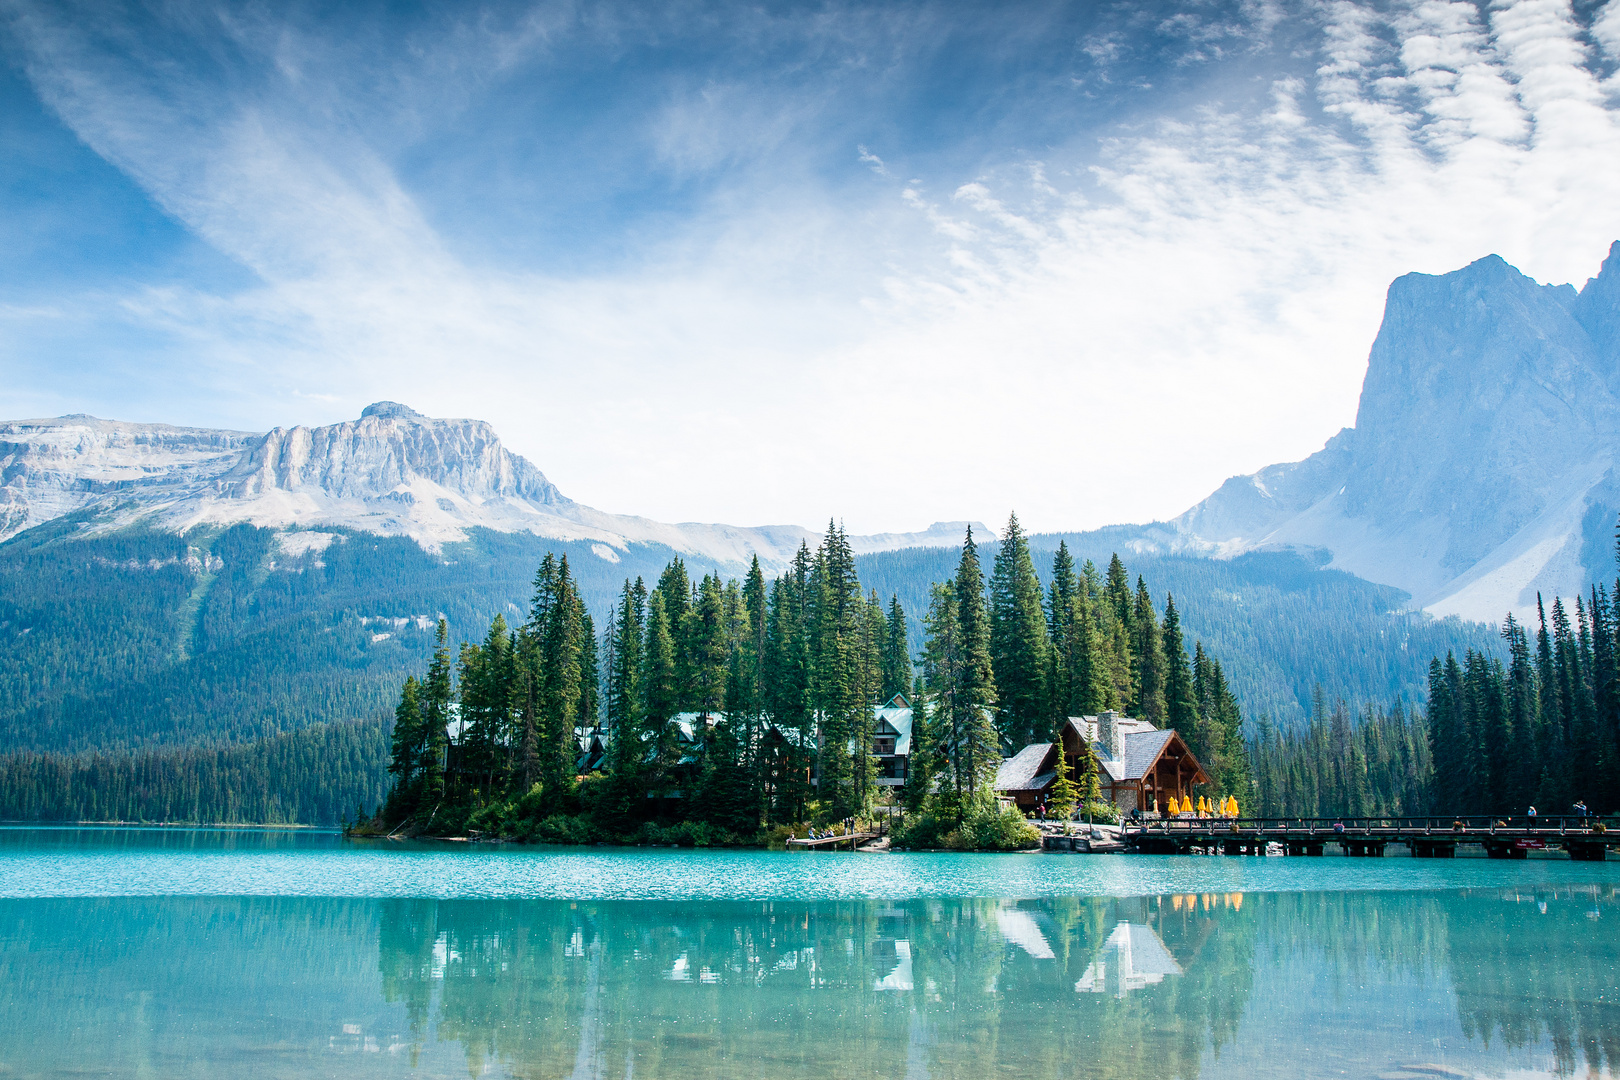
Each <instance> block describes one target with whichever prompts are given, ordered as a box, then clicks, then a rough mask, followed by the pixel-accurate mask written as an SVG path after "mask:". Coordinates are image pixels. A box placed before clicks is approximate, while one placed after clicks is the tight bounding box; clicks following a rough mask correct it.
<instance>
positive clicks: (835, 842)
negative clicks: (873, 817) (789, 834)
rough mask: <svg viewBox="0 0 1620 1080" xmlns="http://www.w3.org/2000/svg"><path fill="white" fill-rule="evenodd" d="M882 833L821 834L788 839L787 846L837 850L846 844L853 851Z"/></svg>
mask: <svg viewBox="0 0 1620 1080" xmlns="http://www.w3.org/2000/svg"><path fill="white" fill-rule="evenodd" d="M882 835H883V834H882V833H880V832H855V833H846V834H845V835H843V836H822V837H818V838H817V839H815V840H809V839H805V840H789V841H788V842H787V846H788V847H790V848H807V849H810V850H817V849H827V850H837V848H838V847H839V846H840V845H842V844H848V845H849V850H851V851H854V850H855V849H856V848H858V847H860V846H861V845H862V844H865V843H869V842H871V841H873V840H876V839H877V838H878V837H880V836H882Z"/></svg>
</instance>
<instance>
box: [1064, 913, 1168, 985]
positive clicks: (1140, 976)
mask: <svg viewBox="0 0 1620 1080" xmlns="http://www.w3.org/2000/svg"><path fill="white" fill-rule="evenodd" d="M1180 974H1181V965H1180V964H1178V963H1176V959H1175V957H1173V956H1171V955H1170V950H1169V949H1167V948H1165V946H1164V942H1163V941H1161V940H1160V939H1159V935H1158V934H1156V933H1154V931H1153V927H1151V926H1143V925H1142V924H1141V923H1131V922H1122V923H1120V924H1119V925H1118V926H1116V927H1114V932H1113V933H1111V934H1109V935H1108V940H1107V941H1105V942H1103V947H1102V948H1101V949H1100V950H1098V952H1097V958H1096V959H1095V960H1093V961H1092V962H1091V966H1090V967H1088V968H1086V973H1085V974H1084V975H1082V976H1080V981H1079V982H1077V983H1075V984H1074V988H1075V990H1076V991H1077V992H1079V993H1082V994H1084V993H1092V994H1102V993H1106V992H1107V991H1108V990H1109V989H1112V990H1113V991H1114V994H1115V996H1116V997H1124V996H1125V995H1126V994H1128V993H1130V992H1131V991H1132V990H1140V989H1142V988H1143V987H1144V986H1152V985H1153V984H1154V983H1157V982H1162V981H1163V980H1164V977H1165V976H1166V975H1180Z"/></svg>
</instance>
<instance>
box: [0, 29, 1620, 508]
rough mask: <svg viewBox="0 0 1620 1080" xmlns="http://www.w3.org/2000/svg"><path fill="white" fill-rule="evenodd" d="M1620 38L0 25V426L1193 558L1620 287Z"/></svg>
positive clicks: (1410, 32) (1470, 33)
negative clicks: (331, 427) (1390, 317)
mask: <svg viewBox="0 0 1620 1080" xmlns="http://www.w3.org/2000/svg"><path fill="white" fill-rule="evenodd" d="M1617 62H1620V0H1608V2H1607V4H1604V3H1599V2H1592V0H1578V2H1574V3H1571V2H1569V0H1494V2H1489V3H1480V4H1472V3H1448V2H1439V0H1423V2H1408V0H1390V2H1387V3H1364V2H1360V0H1306V2H1300V3H1274V2H1270V0H1234V2H1225V0H1186V2H1182V3H1170V2H1166V3H1145V2H1136V3H1108V2H1105V0H1082V2H1077V3H1048V2H1036V0H1027V2H1021V0H1012V2H1004V3H995V4H980V5H974V4H962V3H957V2H946V3H928V2H906V0H885V2H881V3H864V4H863V3H840V2H825V3H814V4H810V3H807V4H789V3H769V2H767V3H760V2H757V0H756V2H752V3H747V4H743V3H733V2H713V3H705V2H687V0H672V2H669V3H660V4H646V3H622V4H621V3H613V2H604V3H579V2H566V0H559V2H556V3H484V4H481V3H476V2H465V3H453V4H436V5H411V4H382V3H375V2H371V0H348V2H346V3H344V4H325V3H322V4H315V3H299V2H297V0H291V2H281V3H275V4H270V3H236V4H232V3H221V2H211V3H192V2H187V0H153V2H151V3H146V4H139V3H128V4H121V3H118V2H117V0H93V2H88V3H82V4H78V3H70V2H56V3H38V2H31V0H0V416H3V417H7V418H25V417H40V416H55V415H61V414H64V413H70V412H86V413H91V414H94V415H97V416H102V417H109V418H115V419H123V420H136V421H147V422H164V423H175V424H188V425H200V426H209V427H229V428H236V429H241V430H266V429H268V428H270V427H272V426H277V425H279V426H291V425H293V424H306V425H313V424H324V423H333V422H336V421H339V420H343V419H349V418H353V417H355V416H358V415H359V412H360V410H361V408H363V407H364V406H365V405H366V404H368V403H370V402H372V401H376V400H384V399H386V400H394V401H400V402H403V403H405V404H407V405H410V406H412V407H414V408H416V409H418V410H419V411H421V412H424V413H427V414H429V415H433V416H466V417H476V418H480V419H484V420H488V421H489V422H490V423H491V424H493V425H494V426H495V429H496V430H497V432H498V433H499V434H500V436H501V438H502V439H503V441H504V442H505V443H506V444H507V445H508V446H510V447H511V448H512V449H513V450H515V451H517V452H519V453H521V454H523V455H524V456H526V457H528V458H529V459H530V460H532V461H533V462H534V463H535V464H536V465H538V466H539V467H540V468H541V469H542V470H543V471H544V472H545V473H546V474H547V476H548V477H549V478H550V479H551V480H552V481H553V482H555V483H556V484H557V485H558V486H559V487H560V488H561V489H562V491H563V492H564V493H565V494H567V495H569V496H570V497H572V498H574V499H576V500H578V501H580V502H584V503H587V504H589V505H592V506H596V507H598V508H600V509H604V510H609V511H613V512H618V513H635V514H643V515H646V516H649V517H653V518H657V519H661V520H668V521H721V522H728V523H733V524H739V525H757V524H767V523H773V524H774V523H796V524H803V525H808V526H811V527H814V526H816V525H817V524H819V523H824V522H825V521H827V520H828V519H829V518H834V517H836V518H838V519H841V520H842V521H843V522H844V523H845V526H846V527H847V528H848V529H849V530H850V531H852V532H855V533H868V532H878V531H888V530H904V529H917V528H923V527H925V526H926V525H928V524H929V523H930V522H933V521H937V520H960V519H977V520H982V521H987V522H992V523H995V524H999V523H1001V522H1002V521H1004V520H1005V519H1006V516H1007V514H1008V513H1009V512H1010V511H1014V510H1016V511H1017V513H1018V514H1019V517H1020V519H1021V520H1022V521H1023V523H1024V525H1025V527H1026V528H1028V529H1033V530H1037V531H1053V530H1067V529H1084V528H1092V527H1097V526H1102V525H1107V524H1114V523H1120V522H1135V521H1147V520H1153V519H1164V518H1168V517H1171V516H1174V515H1176V514H1178V513H1180V512H1182V511H1183V510H1185V509H1187V508H1188V507H1189V506H1191V505H1192V504H1193V503H1195V502H1197V501H1198V500H1199V499H1201V498H1203V497H1204V496H1206V495H1208V494H1209V493H1210V492H1211V491H1212V490H1213V489H1214V488H1215V487H1217V486H1218V485H1219V484H1220V483H1221V482H1222V481H1223V480H1224V479H1225V478H1227V477H1228V476H1232V475H1236V474H1242V473H1248V472H1252V471H1254V470H1256V469H1258V468H1260V467H1263V466H1265V465H1268V464H1271V463H1274V462H1279V461H1290V460H1297V459H1299V458H1302V457H1304V456H1306V455H1308V454H1310V453H1312V452H1314V451H1315V450H1317V449H1319V448H1320V447H1321V446H1322V444H1323V442H1324V441H1325V440H1326V439H1327V438H1328V437H1330V436H1331V435H1332V434H1334V433H1335V432H1336V431H1338V430H1339V429H1340V428H1341V427H1345V426H1349V425H1352V424H1353V423H1354V421H1355V411H1356V401H1357V396H1358V394H1359V391H1360V385H1361V380H1362V377H1363V375H1364V373H1365V369H1366V359H1367V353H1368V349H1369V347H1370V345H1371V343H1372V339H1373V337H1374V335H1375V334H1376V332H1377V328H1378V323H1379V319H1380V316H1381V312H1382V306H1383V298H1384V293H1385V290H1386V289H1387V288H1388V285H1389V283H1390V281H1391V280H1393V279H1394V278H1395V277H1397V276H1399V275H1401V274H1404V273H1408V272H1422V273H1444V272H1446V271H1449V270H1453V269H1456V268H1458V267H1460V266H1463V265H1466V264H1467V263H1469V262H1472V261H1473V260H1475V259H1477V258H1480V257H1482V256H1485V255H1488V254H1493V253H1494V254H1499V255H1501V256H1503V257H1504V258H1506V259H1507V260H1508V261H1509V262H1510V263H1513V264H1514V265H1515V266H1518V267H1519V268H1520V269H1522V270H1523V271H1524V272H1525V273H1527V274H1530V275H1531V276H1532V277H1534V278H1536V279H1537V280H1540V281H1544V282H1555V283H1557V282H1565V281H1569V282H1573V283H1575V284H1576V285H1577V286H1579V285H1581V284H1582V283H1583V282H1584V281H1585V280H1586V278H1587V277H1589V276H1591V275H1593V274H1595V273H1596V272H1597V268H1598V265H1599V263H1600V262H1601V261H1602V258H1603V256H1604V254H1605V253H1606V252H1607V250H1608V246H1609V244H1610V242H1611V241H1614V240H1616V239H1620V114H1617V109H1620V76H1617V74H1616V67H1617Z"/></svg>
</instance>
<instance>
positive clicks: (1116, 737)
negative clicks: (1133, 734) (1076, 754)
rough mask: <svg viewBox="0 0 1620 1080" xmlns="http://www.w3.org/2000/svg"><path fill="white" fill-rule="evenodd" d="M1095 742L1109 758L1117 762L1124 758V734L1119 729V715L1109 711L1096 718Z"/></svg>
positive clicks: (1111, 710)
mask: <svg viewBox="0 0 1620 1080" xmlns="http://www.w3.org/2000/svg"><path fill="white" fill-rule="evenodd" d="M1097 741H1098V742H1100V743H1102V744H1103V750H1104V752H1106V753H1107V754H1108V756H1109V757H1110V758H1112V759H1113V760H1115V761H1119V760H1120V759H1122V758H1123V757H1124V756H1125V733H1124V732H1123V731H1121V730H1120V727H1119V714H1118V713H1116V712H1114V710H1113V709H1109V710H1108V711H1107V712H1105V713H1103V714H1102V715H1101V716H1099V717H1097Z"/></svg>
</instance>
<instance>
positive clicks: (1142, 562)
mask: <svg viewBox="0 0 1620 1080" xmlns="http://www.w3.org/2000/svg"><path fill="white" fill-rule="evenodd" d="M81 524H82V522H81V521H80V520H79V519H78V518H75V517H69V518H64V519H61V520H58V521H56V522H53V523H51V524H49V525H46V526H43V527H40V528H36V529H33V530H30V531H29V532H27V533H24V534H22V535H21V536H18V537H16V538H14V539H13V540H12V541H10V542H8V543H6V544H4V545H0V751H5V750H14V749H40V750H45V749H49V750H62V751H85V750H115V749H127V748H135V747H143V746H185V745H199V744H217V743H232V742H238V741H242V740H246V739H251V738H255V737H260V736H265V735H274V734H278V733H282V732H288V731H294V730H298V729H300V728H303V727H305V726H307V725H310V724H313V723H316V722H318V721H343V720H357V719H366V718H376V717H382V716H385V715H387V714H388V713H389V711H390V710H391V709H392V706H393V703H394V699H395V697H396V696H397V693H398V686H399V682H400V680H401V678H403V676H404V674H405V673H406V672H409V671H419V670H420V669H421V668H422V667H423V666H424V665H425V663H426V658H427V656H428V654H429V652H430V651H431V626H432V621H433V620H434V619H436V618H437V617H438V616H439V615H440V614H443V615H444V616H445V617H446V618H447V619H448V620H449V621H450V624H451V626H452V628H453V633H454V634H456V635H457V636H461V635H465V636H469V637H475V636H477V635H479V634H481V633H482V630H483V628H484V627H485V626H487V624H488V622H489V620H490V618H491V617H493V615H495V614H496V613H502V614H505V615H506V616H507V618H508V619H509V620H511V621H514V622H515V621H518V620H521V619H522V618H523V617H524V615H525V614H526V612H527V610H528V605H529V598H530V594H531V592H532V588H531V582H532V580H533V575H534V572H535V568H536V567H537V566H538V565H539V562H540V560H541V558H543V557H544V555H545V553H546V552H547V551H552V552H555V553H557V554H559V555H567V556H568V558H569V560H570V565H571V567H573V568H574V573H575V575H576V578H577V580H578V581H579V583H580V587H581V592H582V594H583V596H584V598H585V601H586V603H587V604H588V605H589V607H590V609H591V611H592V614H593V616H594V617H595V619H596V623H597V626H598V628H601V627H604V626H605V625H606V617H607V613H608V611H609V609H610V607H611V605H612V600H613V597H614V595H615V594H616V592H617V590H618V588H619V586H620V584H621V583H622V581H623V579H624V578H625V577H626V576H630V577H635V576H638V575H639V576H642V577H644V578H646V579H647V581H648V582H649V583H650V582H652V581H654V580H656V578H657V576H658V573H659V571H660V570H661V569H662V568H663V566H664V565H665V564H666V563H667V562H668V561H669V559H671V558H673V557H675V556H676V554H677V553H676V552H674V551H672V550H671V549H668V548H664V547H660V546H656V545H643V544H631V545H627V547H626V548H625V551H624V553H623V555H622V556H621V561H620V562H618V563H608V562H606V561H604V560H602V559H600V558H598V557H597V556H595V555H594V554H593V553H592V551H591V549H590V544H589V543H588V542H574V543H567V542H559V541H555V540H546V539H543V538H540V537H536V536H533V535H531V534H526V533H498V532H494V531H491V530H487V529H473V530H471V531H470V533H469V537H468V539H467V540H465V541H462V542H459V543H447V544H445V545H443V547H442V548H441V549H440V550H439V551H438V552H428V551H425V550H423V548H422V547H420V546H419V545H418V544H417V543H415V542H414V541H411V540H409V539H406V538H404V537H380V536H374V535H369V534H366V533H360V532H354V531H349V530H327V531H325V532H323V533H320V534H298V533H292V534H285V533H279V532H276V531H273V530H268V529H260V528H256V527H253V526H250V525H237V526H233V527H231V528H229V529H223V530H194V531H193V532H192V533H190V534H188V535H187V536H185V537H180V536H177V535H175V534H173V533H168V532H162V531H156V530H150V529H139V528H136V529H126V530H120V531H114V532H104V533H97V532H90V533H89V534H85V533H84V531H83V530H81V529H80V525H81ZM300 535H304V536H309V535H319V536H322V537H324V538H325V543H324V546H320V547H317V546H315V545H313V544H311V545H306V546H303V547H302V550H299V545H296V544H293V545H289V544H287V539H288V537H289V536H291V537H293V538H295V539H296V538H298V537H299V536H300ZM1058 539H1059V538H1058V537H1055V536H1049V537H1035V538H1033V539H1032V547H1034V548H1035V549H1036V552H1037V555H1038V558H1037V565H1038V566H1039V567H1040V569H1041V572H1042V573H1043V574H1044V573H1045V572H1046V571H1047V570H1049V568H1050V562H1051V560H1050V552H1051V550H1052V549H1054V548H1055V547H1056V544H1057V540H1058ZM1102 539H1103V540H1106V539H1108V537H1106V536H1105V537H1103V538H1102ZM1069 541H1070V544H1071V547H1073V548H1074V549H1075V550H1076V552H1077V556H1078V557H1081V558H1092V559H1094V560H1095V561H1097V562H1098V563H1099V565H1103V564H1105V563H1106V561H1107V558H1108V554H1109V549H1108V548H1107V547H1106V546H1101V545H1099V543H1098V537H1097V536H1096V535H1095V534H1084V535H1078V536H1072V537H1069ZM289 550H297V551H298V553H297V554H288V551H289ZM994 552H995V545H994V544H993V543H991V544H988V545H986V548H985V557H986V559H987V560H988V559H991V558H993V557H994ZM954 557H955V556H954V553H953V552H952V551H951V550H950V549H945V548H912V549H907V550H903V551H896V552H889V553H875V554H869V555H865V556H861V557H860V558H859V563H858V565H859V572H860V576H861V579H862V581H863V582H865V583H866V584H867V585H868V586H869V587H872V588H875V589H877V591H878V592H879V594H880V595H881V596H882V597H883V598H884V599H885V600H886V599H887V597H888V596H889V595H891V594H897V595H899V596H900V598H901V601H902V603H903V604H904V605H905V607H906V610H907V611H908V612H909V613H910V614H911V615H912V617H913V619H915V618H916V617H917V616H918V615H919V614H920V613H921V612H922V611H923V610H924V608H925V607H926V595H927V589H928V586H929V584H930V583H932V582H934V581H938V580H943V579H944V578H946V577H948V576H949V574H950V572H951V567H952V565H953V564H952V559H953V558H954ZM1127 561H1128V563H1129V566H1130V569H1131V572H1132V573H1133V574H1135V573H1137V572H1140V573H1142V574H1143V575H1145V576H1146V578H1147V580H1148V582H1149V584H1150V585H1151V587H1152V588H1153V590H1154V592H1155V600H1156V602H1157V603H1158V604H1160V605H1161V606H1162V604H1163V599H1164V593H1165V592H1166V591H1168V592H1173V593H1175V594H1176V597H1177V603H1178V606H1179V607H1180V608H1181V609H1182V611H1183V612H1184V613H1185V614H1184V619H1185V621H1186V624H1187V630H1188V633H1189V634H1190V635H1191V636H1192V637H1193V638H1201V639H1203V640H1204V641H1205V642H1206V644H1208V645H1209V646H1210V647H1211V648H1213V649H1215V650H1216V651H1217V652H1218V653H1219V654H1220V655H1221V656H1222V657H1223V658H1225V659H1226V663H1227V667H1228V670H1229V672H1230V677H1231V679H1232V682H1233V684H1234V687H1235V688H1236V689H1237V691H1238V694H1239V697H1240V700H1241V701H1242V702H1243V705H1244V708H1245V709H1246V710H1247V711H1248V712H1249V713H1250V714H1257V713H1258V712H1261V711H1265V712H1269V713H1271V714H1273V715H1274V716H1277V717H1279V718H1282V719H1288V718H1291V717H1294V716H1297V715H1299V714H1300V712H1301V709H1302V707H1303V706H1302V703H1308V702H1309V701H1310V694H1311V687H1312V685H1313V684H1314V683H1315V682H1318V681H1320V682H1321V683H1322V684H1323V685H1324V686H1325V687H1327V688H1328V690H1329V692H1330V693H1331V694H1333V695H1334V696H1339V695H1342V696H1345V697H1347V698H1349V699H1351V700H1355V701H1361V700H1389V699H1392V698H1395V697H1404V698H1405V699H1406V700H1408V701H1416V700H1419V697H1420V690H1421V687H1422V685H1423V679H1424V678H1425V674H1426V665H1427V663H1428V658H1429V657H1430V656H1431V655H1433V654H1435V653H1436V652H1441V653H1443V652H1444V651H1446V650H1447V649H1455V650H1457V651H1459V652H1461V651H1463V650H1464V649H1466V648H1468V647H1470V646H1472V647H1475V648H1487V649H1494V648H1495V645H1496V643H1495V641H1494V639H1493V638H1492V636H1491V634H1490V633H1489V632H1488V630H1486V628H1484V627H1480V626H1477V625H1472V624H1462V623H1458V622H1456V621H1455V620H1451V621H1440V620H1433V619H1429V618H1427V617H1425V616H1422V615H1415V614H1412V613H1406V612H1402V611H1400V610H1399V609H1400V605H1401V600H1402V597H1401V595H1400V594H1398V593H1397V592H1396V591H1395V590H1392V589H1389V588H1387V587H1383V586H1375V585H1370V584H1368V583H1366V582H1363V581H1360V580H1358V579H1356V578H1354V577H1351V576H1350V575H1347V574H1341V573H1337V572H1331V571H1329V572H1323V571H1319V570H1316V569H1315V568H1314V567H1312V566H1311V565H1310V564H1309V563H1308V562H1306V561H1305V560H1303V559H1301V558H1300V557H1299V556H1296V555H1293V554H1286V553H1259V554H1254V555H1248V556H1244V557H1242V558H1238V559H1232V560H1227V561H1220V560H1208V559H1196V558H1184V557H1164V556H1146V557H1136V558H1128V560H1127ZM688 567H689V570H690V571H691V573H692V575H693V577H694V578H696V577H699V576H701V575H702V574H704V573H708V572H711V571H713V572H720V573H723V574H724V573H727V568H726V567H724V566H720V565H717V564H705V563H702V562H697V561H692V560H689V561H688Z"/></svg>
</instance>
